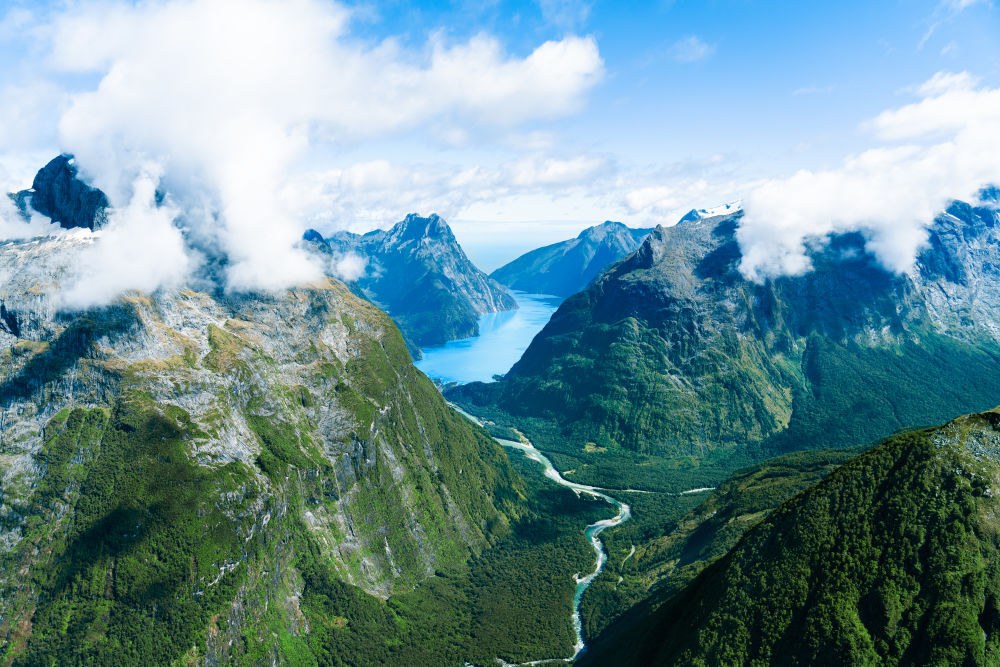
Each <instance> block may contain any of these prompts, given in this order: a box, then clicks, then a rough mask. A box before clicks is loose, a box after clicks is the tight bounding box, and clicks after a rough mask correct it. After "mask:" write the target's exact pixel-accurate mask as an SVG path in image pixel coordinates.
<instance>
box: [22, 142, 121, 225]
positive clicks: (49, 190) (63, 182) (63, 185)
mask: <svg viewBox="0 0 1000 667" xmlns="http://www.w3.org/2000/svg"><path fill="white" fill-rule="evenodd" d="M11 198H12V199H13V200H14V203H15V204H16V205H17V207H18V209H20V211H21V214H22V215H24V216H26V217H30V215H31V211H36V212H38V213H41V214H42V215H44V216H46V217H47V218H51V219H52V222H55V223H58V224H59V225H60V226H62V227H64V228H66V229H72V228H74V227H84V228H87V229H91V230H93V229H97V228H99V227H101V226H103V225H104V224H105V223H106V222H107V221H108V217H107V209H108V207H109V204H108V198H107V197H106V196H105V194H104V193H103V192H101V191H100V190H98V189H97V188H92V187H90V186H89V185H87V184H86V183H84V182H83V181H82V180H80V178H79V176H78V175H77V168H76V163H75V161H74V160H73V156H72V155H60V156H58V157H56V158H53V159H52V160H51V161H50V162H49V163H48V164H47V165H45V166H44V167H42V168H41V169H39V170H38V173H37V174H36V175H35V180H34V181H33V182H32V184H31V189H30V190H21V191H20V192H18V193H15V194H12V195H11Z"/></svg>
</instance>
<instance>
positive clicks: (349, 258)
mask: <svg viewBox="0 0 1000 667" xmlns="http://www.w3.org/2000/svg"><path fill="white" fill-rule="evenodd" d="M367 267H368V260H367V259H365V258H364V257H362V256H361V255H358V254H357V253H353V252H348V253H344V254H343V255H337V256H336V257H334V259H333V261H332V262H331V266H330V272H331V273H333V275H335V276H337V277H338V278H340V279H341V280H343V281H346V282H353V281H355V280H357V279H358V278H360V277H361V276H363V275H365V270H366V269H367Z"/></svg>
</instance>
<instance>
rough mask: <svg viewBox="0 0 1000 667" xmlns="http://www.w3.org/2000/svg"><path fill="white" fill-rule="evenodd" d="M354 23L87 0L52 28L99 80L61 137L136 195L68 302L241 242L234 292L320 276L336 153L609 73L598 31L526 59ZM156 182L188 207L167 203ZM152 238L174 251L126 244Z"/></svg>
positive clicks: (504, 114)
mask: <svg viewBox="0 0 1000 667" xmlns="http://www.w3.org/2000/svg"><path fill="white" fill-rule="evenodd" d="M350 22H351V12H350V10H349V9H347V8H346V7H344V6H342V5H339V4H336V3H332V2H327V1H324V0H285V1H278V0H160V1H153V2H145V3H140V4H137V5H135V4H132V3H127V2H117V1H116V2H105V3H99V4H94V3H89V4H86V5H79V6H77V5H69V9H66V10H64V11H61V12H60V13H58V14H57V15H55V16H54V17H53V18H52V20H51V21H50V22H49V23H48V24H46V25H44V26H41V28H39V29H38V30H37V32H38V34H40V35H43V37H42V39H44V40H45V45H46V49H45V50H46V52H47V62H46V66H47V67H48V68H50V69H51V70H52V71H54V72H56V73H58V74H60V75H63V76H65V75H71V76H76V77H83V78H86V77H91V78H92V79H93V80H95V81H97V84H96V86H94V87H92V88H90V89H88V90H83V91H82V92H80V91H77V92H75V93H72V94H69V95H68V102H67V106H66V110H65V112H64V113H62V115H61V117H60V118H59V121H58V131H59V140H60V144H61V147H62V149H63V150H65V151H66V152H70V153H73V154H74V155H75V156H76V158H77V163H78V165H79V167H80V170H81V173H82V175H83V176H84V177H86V178H87V180H89V181H90V182H92V183H93V184H94V185H95V186H96V187H99V188H101V189H102V190H104V191H105V192H106V193H107V194H108V197H109V199H110V200H111V202H112V205H113V206H115V207H116V208H117V209H118V212H117V213H116V214H115V215H114V218H113V221H112V224H111V225H109V227H108V229H107V230H106V232H105V233H103V234H102V235H101V236H102V238H101V239H99V240H98V242H97V243H96V245H95V247H94V251H93V252H94V253H95V255H94V256H93V257H91V258H89V259H88V261H86V262H84V271H83V273H82V274H81V276H80V279H79V282H80V283H81V284H82V285H84V287H81V288H79V289H74V291H72V292H70V293H69V294H68V295H67V299H68V302H70V303H75V304H78V305H86V304H89V303H97V302H101V301H106V300H107V299H108V298H113V294H112V293H114V292H116V290H120V289H126V288H139V289H147V290H148V289H153V288H155V287H156V286H157V285H163V284H171V283H172V282H175V281H177V280H179V279H180V278H182V277H183V275H182V274H184V273H185V272H186V271H190V270H192V269H193V268H195V267H197V266H198V265H199V263H200V260H199V250H201V251H204V250H205V249H210V250H209V251H208V253H209V254H211V253H215V252H217V253H220V254H222V255H224V256H225V258H226V262H225V263H224V266H225V268H224V271H225V275H224V280H225V284H226V286H227V288H228V289H231V290H238V291H243V290H278V289H282V288H284V287H287V286H289V285H293V284H297V283H302V282H305V281H308V280H311V279H313V278H315V277H318V275H319V273H320V272H321V270H322V267H320V266H318V265H316V264H315V263H314V260H313V259H312V258H311V257H310V256H309V255H308V254H307V253H306V252H304V251H303V250H302V249H301V248H300V247H298V241H299V239H300V237H301V234H302V232H303V230H304V228H305V227H306V226H307V221H303V220H302V219H300V218H299V217H297V216H296V215H295V211H296V210H297V202H295V201H293V200H289V198H288V197H289V195H290V194H294V193H295V190H296V188H295V184H296V182H297V181H298V180H300V179H302V178H303V173H304V172H305V171H306V168H307V167H309V166H313V165H315V164H316V163H317V162H321V161H322V159H323V157H324V155H323V152H324V151H325V152H326V155H327V156H329V155H331V154H334V155H335V154H336V152H337V151H338V149H339V148H342V147H353V146H356V145H358V144H360V143H361V142H364V141H368V140H373V139H376V140H377V139H384V138H387V137H391V136H396V135H399V134H401V133H404V132H416V131H427V130H430V131H431V132H433V131H437V132H447V131H451V130H454V131H457V132H459V133H468V132H472V131H475V130H477V129H479V128H487V129H488V128H494V129H497V128H499V129H500V130H502V131H509V130H513V129H514V128H516V127H517V126H519V125H520V124H523V123H526V122H528V121H536V120H546V119H553V118H558V117H560V116H563V115H565V114H568V113H572V112H573V111H575V110H576V109H578V108H579V107H580V106H581V105H582V104H583V102H584V98H585V95H586V93H587V91H588V90H589V89H590V88H591V87H592V86H593V85H594V84H595V83H596V82H597V81H598V80H599V79H600V77H601V75H602V71H603V64H602V61H601V58H600V56H599V53H598V49H597V45H596V43H595V42H594V40H593V39H592V38H585V37H576V36H568V37H565V38H564V39H562V40H559V41H549V42H545V43H543V44H541V45H539V46H538V47H537V48H535V49H534V51H532V52H531V53H529V54H527V55H525V56H523V57H519V56H514V55H510V54H508V53H506V52H505V50H504V48H503V47H502V45H501V44H500V43H499V42H498V41H497V40H496V39H494V38H492V37H490V36H489V35H485V34H480V35H477V36H474V37H472V38H470V39H469V40H467V41H463V42H459V43H448V42H447V41H446V40H445V38H444V37H442V36H441V35H432V36H431V37H430V38H429V41H428V43H427V45H426V47H425V48H424V49H423V51H421V52H413V51H408V50H405V49H404V48H403V47H401V46H400V45H399V44H398V43H397V42H395V41H394V40H391V39H389V40H385V41H382V42H378V43H365V42H362V41H360V40H356V39H354V38H352V36H351V33H350ZM46 92H47V93H49V96H50V97H51V93H50V92H49V91H46ZM427 133H428V132H424V134H427ZM553 177H558V174H555V176H553ZM150 188H153V189H154V190H155V189H156V188H159V189H160V190H161V191H162V192H164V193H166V194H167V195H168V198H169V200H170V201H171V202H172V205H171V206H170V207H168V208H166V209H162V210H160V209H156V207H155V206H152V205H151V203H150V202H151V201H152V200H151V199H150V197H151V196H152V195H151V190H150ZM397 214H398V213H397ZM168 218H169V220H168ZM170 229H173V230H174V231H173V232H171V231H170ZM178 229H182V230H183V235H182V234H181V233H180V231H179V230H178ZM144 237H145V239H146V241H147V242H148V241H151V240H155V241H156V242H158V243H162V244H163V245H164V252H152V253H150V252H146V253H140V254H134V253H133V254H131V255H130V257H125V255H126V254H129V253H130V251H133V250H136V249H137V248H140V247H141V245H142V239H143V238H144ZM178 242H179V243H181V245H179V246H178V245H177V244H178ZM138 257H141V261H139V260H136V261H132V258H138ZM91 260H92V261H91ZM107 262H110V263H107ZM354 268H356V267H354ZM345 270H352V267H346V266H345ZM111 271H117V272H118V273H119V274H120V275H115V276H112V277H110V278H107V279H105V278H104V277H101V276H99V275H97V274H104V275H105V276H106V274H108V273H109V272H111Z"/></svg>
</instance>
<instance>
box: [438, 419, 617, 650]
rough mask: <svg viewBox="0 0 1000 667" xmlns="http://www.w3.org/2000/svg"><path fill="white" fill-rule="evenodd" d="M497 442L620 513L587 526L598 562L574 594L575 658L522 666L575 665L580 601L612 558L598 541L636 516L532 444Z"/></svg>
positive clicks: (580, 633)
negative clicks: (571, 477)
mask: <svg viewBox="0 0 1000 667" xmlns="http://www.w3.org/2000/svg"><path fill="white" fill-rule="evenodd" d="M452 407H453V408H454V409H455V410H456V411H457V412H459V413H460V414H462V415H464V416H465V417H466V418H468V419H469V420H471V421H473V422H475V423H476V424H479V425H480V426H482V425H483V424H482V422H481V421H479V419H477V418H476V417H474V416H473V415H470V414H469V413H468V412H466V411H464V410H462V409H461V408H460V407H458V406H457V405H454V404H452ZM493 439H494V440H496V441H497V442H498V443H500V444H501V445H503V446H504V447H507V448H509V449H515V450H518V451H520V452H521V453H522V454H524V456H525V457H526V458H528V459H530V460H532V461H536V462H538V463H540V464H541V466H542V471H543V473H544V474H545V476H546V477H548V478H549V479H551V480H552V481H553V482H555V483H556V484H559V485H561V486H565V487H566V488H568V489H570V490H571V491H573V493H575V494H576V495H578V496H579V495H580V494H581V493H585V494H587V495H588V496H593V497H594V498H600V499H601V500H603V501H605V502H606V503H608V504H609V505H611V506H613V507H614V508H616V509H617V510H618V513H617V514H616V515H615V516H613V517H611V518H610V519H601V520H600V521H596V522H594V523H592V524H590V525H589V526H587V528H586V529H585V530H584V535H585V536H586V537H587V539H588V540H590V543H591V545H593V547H594V553H595V554H596V556H597V560H596V562H595V566H594V571H593V572H591V573H590V574H588V575H586V576H583V577H581V576H580V575H579V573H577V574H576V591H574V593H573V630H574V631H575V632H576V645H575V646H574V650H573V655H571V656H570V657H568V658H549V659H545V660H533V661H532V662H524V663H520V664H521V665H541V664H544V663H547V662H557V661H562V662H572V661H573V660H576V658H577V656H579V655H580V653H581V652H582V651H583V649H584V647H585V646H586V644H585V643H584V641H583V622H582V621H581V620H580V601H581V600H582V599H583V594H584V593H585V592H586V590H587V588H588V587H589V586H590V584H592V583H593V581H594V579H596V578H597V576H598V575H599V574H600V573H601V572H602V571H603V570H604V564H605V563H607V561H608V554H607V552H606V551H605V550H604V543H603V542H601V540H600V539H599V538H598V535H600V534H601V532H602V531H604V530H607V529H608V528H614V527H615V526H619V525H621V524H623V523H625V522H626V521H628V520H629V519H630V518H631V517H632V512H631V510H630V509H629V506H628V505H626V504H625V503H623V502H621V501H620V500H616V499H615V498H612V497H611V496H609V495H608V494H607V493H605V492H606V491H611V490H610V489H602V488H600V487H597V486H589V485H587V484H577V483H576V482H571V481H569V480H568V479H566V478H565V477H563V476H562V475H560V474H559V471H558V470H556V468H555V466H553V465H552V461H550V460H549V458H548V457H547V456H545V454H542V452H540V451H539V450H538V449H537V448H536V447H535V446H534V445H533V444H531V443H530V442H528V443H524V442H514V441H513V440H504V439H502V438H493ZM508 667H509V666H508Z"/></svg>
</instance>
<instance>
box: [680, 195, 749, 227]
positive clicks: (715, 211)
mask: <svg viewBox="0 0 1000 667" xmlns="http://www.w3.org/2000/svg"><path fill="white" fill-rule="evenodd" d="M742 210H743V202H742V201H741V200H736V201H732V202H729V203H728V204H721V205H719V206H713V207H712V208H693V209H691V210H690V211H688V212H687V213H685V214H684V216H683V217H682V218H681V219H680V220H678V221H677V223H678V224H680V223H682V222H694V221H697V220H705V219H707V218H717V217H719V216H723V215H732V214H733V213H737V212H739V211H742Z"/></svg>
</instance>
